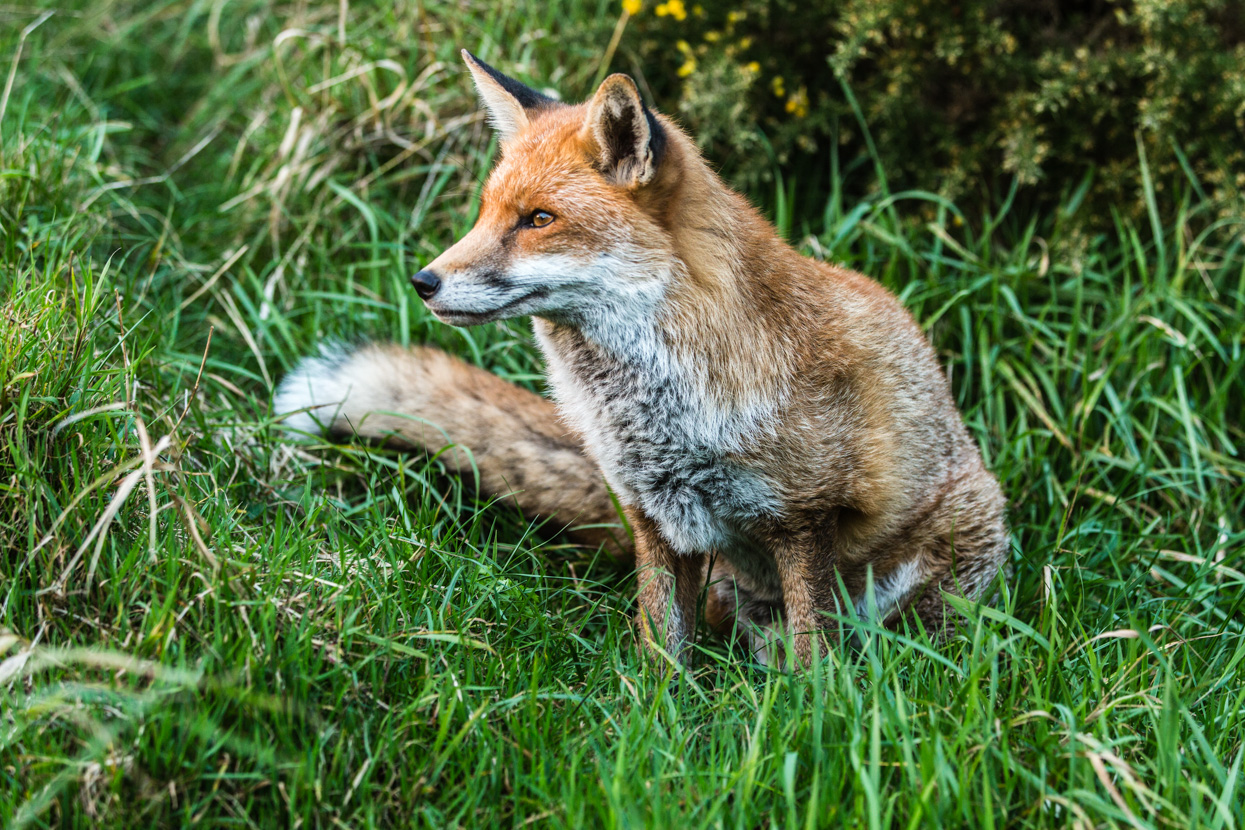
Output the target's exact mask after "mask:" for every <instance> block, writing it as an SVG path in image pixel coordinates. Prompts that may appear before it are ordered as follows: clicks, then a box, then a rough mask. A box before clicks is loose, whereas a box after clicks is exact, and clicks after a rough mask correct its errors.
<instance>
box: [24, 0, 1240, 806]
mask: <svg viewBox="0 0 1245 830" xmlns="http://www.w3.org/2000/svg"><path fill="white" fill-rule="evenodd" d="M497 5H498V4H442V3H438V2H429V3H425V4H421V5H418V6H417V5H414V4H412V5H409V6H406V5H403V4H396V5H395V4H378V5H377V6H366V7H365V6H363V5H361V4H359V3H353V4H349V5H348V7H346V8H347V15H346V17H345V18H344V25H343V23H342V21H343V18H341V17H339V11H340V9H341V8H342V6H341V5H340V4H339V3H336V2H331V3H330V2H323V3H314V2H313V3H303V4H291V5H279V4H267V3H261V2H257V0H236V2H230V3H228V4H220V3H217V4H208V3H197V2H155V3H138V2H114V1H113V0H99V2H95V3H91V4H85V3H82V4H79V6H78V9H79V10H78V11H66V10H65V9H64V8H63V7H58V8H60V11H58V12H57V13H56V14H55V15H53V16H52V17H51V18H49V19H47V20H44V21H43V22H42V23H41V24H40V25H38V26H37V27H36V28H34V29H33V30H31V31H29V33H28V36H25V37H23V35H22V32H23V29H24V28H25V27H27V26H28V25H30V24H34V23H36V22H37V21H38V20H39V13H38V12H37V11H31V10H29V9H27V8H25V7H21V6H18V7H13V6H0V82H2V81H10V83H8V84H7V86H6V87H0V93H3V94H4V97H3V98H2V99H0V101H2V103H0V108H2V109H0V349H2V351H0V826H6V827H7V826H34V827H39V826H51V825H58V826H91V827H94V826H99V824H100V823H104V824H106V825H110V826H153V825H163V826H183V825H186V824H190V823H192V822H197V823H198V824H199V825H201V826H218V825H219V826H226V825H228V826H257V827H268V826H284V825H293V826H315V827H322V826H323V827H330V826H352V827H353V826H395V825H396V826H406V825H412V826H430V827H442V826H447V825H477V824H480V825H491V824H519V823H527V824H533V825H547V826H609V827H623V826H625V827H639V826H669V825H677V826H679V827H700V826H732V827H741V828H751V827H757V826H762V825H781V826H792V827H794V826H807V827H817V826H836V825H846V826H869V827H905V828H906V827H918V826H928V827H939V826H953V825H974V826H992V827H1003V826H1007V827H1064V826H1068V825H1069V824H1074V825H1077V826H1081V827H1090V826H1094V827H1097V826H1138V827H1180V828H1192V827H1199V828H1200V827H1209V828H1241V827H1242V825H1243V823H1245V814H1243V811H1242V806H1241V805H1242V802H1245V774H1243V771H1242V767H1243V760H1242V758H1243V757H1245V756H1243V747H1242V740H1243V738H1245V684H1243V683H1242V682H1241V678H1242V670H1243V668H1245V637H1243V636H1242V633H1243V632H1242V628H1243V624H1245V616H1243V613H1242V607H1241V606H1242V599H1243V598H1245V573H1243V571H1245V512H1243V511H1242V505H1243V504H1245V458H1243V457H1242V453H1241V450H1240V446H1241V444H1242V443H1243V442H1245V422H1243V419H1242V408H1243V406H1245V371H1243V369H1245V322H1243V321H1245V242H1243V241H1242V226H1243V225H1245V219H1242V220H1241V221H1240V222H1237V223H1220V224H1211V223H1210V222H1209V220H1208V218H1207V217H1208V216H1209V215H1210V213H1209V211H1207V210H1206V209H1205V208H1204V207H1203V206H1201V205H1199V204H1198V203H1197V202H1196V201H1194V200H1191V199H1187V198H1181V197H1178V196H1175V195H1172V194H1175V193H1180V192H1186V191H1187V192H1195V188H1193V187H1192V186H1185V187H1174V186H1171V184H1172V183H1167V185H1168V186H1166V187H1165V188H1164V189H1163V190H1161V191H1158V192H1157V195H1156V192H1155V191H1151V192H1148V193H1146V194H1140V195H1139V198H1145V199H1146V200H1147V202H1148V204H1150V205H1151V209H1152V220H1153V221H1152V222H1149V223H1147V224H1145V225H1143V226H1138V227H1134V226H1132V225H1130V224H1127V223H1124V222H1117V223H1116V225H1115V231H1114V232H1113V233H1111V234H1107V235H1103V236H1100V237H1094V238H1087V237H1083V236H1080V235H1078V234H1077V233H1076V232H1074V231H1072V230H1069V223H1068V218H1069V215H1070V214H1072V213H1073V212H1074V211H1075V210H1076V204H1075V201H1076V200H1075V195H1073V196H1070V197H1069V199H1068V201H1067V203H1066V205H1065V207H1064V208H1063V210H1061V211H1060V213H1058V214H1056V215H1052V216H1036V217H1029V216H1017V215H1011V214H1007V213H1005V214H1004V215H1000V216H977V215H968V216H961V215H960V213H959V212H958V211H957V209H956V208H955V207H954V206H952V205H948V204H945V203H942V202H939V201H937V200H933V201H932V203H931V199H932V198H933V197H930V196H928V195H925V194H911V193H909V194H900V195H897V196H894V197H891V198H889V199H885V200H883V199H873V200H867V201H864V202H860V203H856V202H852V201H850V200H848V199H845V198H842V197H839V196H836V197H835V198H834V199H832V200H831V201H830V202H829V204H828V205H827V206H826V209H825V211H824V213H817V212H814V213H805V214H803V215H801V214H800V213H793V212H792V210H793V207H792V206H793V205H794V204H798V202H795V201H794V200H792V199H791V198H790V195H791V194H790V192H789V191H787V190H786V189H785V188H780V189H779V190H778V191H777V192H776V194H752V195H753V196H754V197H757V198H758V199H759V200H762V201H766V202H769V203H774V204H775V205H776V207H775V210H776V211H777V212H778V213H779V214H781V215H780V219H781V220H782V224H783V225H784V227H789V228H792V229H793V234H794V235H795V236H796V237H798V238H799V239H800V244H801V245H802V247H803V248H804V249H805V250H806V251H808V252H809V253H812V254H815V255H818V256H824V257H826V258H828V259H833V260H836V261H841V262H845V263H848V264H850V265H851V266H853V267H856V268H858V269H860V270H862V271H864V272H866V273H869V274H871V275H873V276H874V277H876V278H878V279H880V280H881V281H882V282H884V283H885V284H886V285H887V286H889V287H890V288H892V289H893V290H895V291H896V292H897V293H898V294H899V295H900V296H901V297H902V298H903V300H904V302H905V304H906V305H907V306H908V307H909V308H911V309H912V310H913V312H914V313H915V314H916V316H917V318H918V319H919V320H920V321H921V322H922V324H923V325H925V326H926V328H927V329H928V330H929V331H930V333H931V336H932V337H933V339H934V342H935V343H936V345H937V347H938V349H939V352H940V354H941V355H942V356H943V358H944V360H945V362H946V365H947V366H948V369H949V371H950V373H951V378H952V383H953V386H954V390H955V394H956V397H957V400H958V401H959V403H960V405H961V406H962V408H963V410H964V413H965V417H966V419H967V420H968V423H969V424H970V427H971V429H972V431H973V433H974V434H975V435H976V436H977V437H978V439H979V440H980V442H981V444H982V447H983V450H984V452H985V454H986V458H987V461H988V463H989V465H990V467H991V469H993V470H994V471H995V472H996V473H997V474H998V476H999V478H1000V479H1001V481H1002V482H1003V485H1004V488H1005V490H1006V492H1007V493H1008V495H1009V498H1010V500H1011V503H1012V508H1011V521H1012V524H1013V527H1014V530H1015V544H1016V552H1015V576H1014V578H1013V579H1011V580H1010V581H1009V582H1008V583H1007V584H1006V585H1005V586H1003V587H1004V591H1003V597H1002V598H1001V600H1000V602H999V604H998V606H997V607H996V608H985V609H970V610H969V611H968V613H969V615H970V617H971V624H970V625H968V626H967V628H966V630H965V632H964V634H963V636H962V637H960V638H957V639H956V640H955V641H953V642H951V643H949V644H946V645H944V646H940V647H932V646H930V645H929V644H928V643H927V642H926V641H924V640H922V639H912V638H908V637H905V636H898V635H895V634H889V633H881V632H872V633H869V632H866V635H865V636H864V637H863V640H862V643H861V644H860V645H859V646H858V647H856V648H852V649H845V650H844V651H842V652H841V653H838V654H835V655H833V656H832V657H831V658H830V659H829V660H828V661H827V662H825V663H824V664H823V665H821V666H819V667H817V669H816V670H815V671H812V672H811V673H809V674H806V675H791V674H788V673H784V672H782V671H779V670H766V669H764V668H761V667H759V666H756V665H754V664H752V663H750V662H749V660H748V658H747V656H746V655H745V654H743V653H742V652H740V651H738V650H732V649H731V648H730V647H728V646H726V645H724V644H722V643H719V642H715V641H713V640H705V641H704V642H703V650H702V653H701V654H700V655H698V657H697V661H696V665H695V667H694V670H692V671H690V672H687V673H678V674H673V675H669V676H665V677H663V676H661V675H659V674H657V673H654V672H652V671H650V670H649V669H647V668H646V667H645V666H644V665H643V663H642V661H641V660H640V659H639V658H638V657H637V655H636V653H635V651H634V648H633V646H634V641H633V633H632V631H631V628H630V624H629V616H630V613H631V607H632V600H631V593H632V591H633V589H634V583H633V580H632V579H631V578H630V577H629V576H628V575H627V574H625V573H619V572H618V571H617V570H616V569H613V568H611V567H610V566H609V565H608V564H607V563H605V562H604V561H603V560H600V559H599V557H598V556H597V554H596V552H594V551H581V550H575V549H573V548H570V547H568V546H567V545H565V544H564V543H563V541H562V540H560V539H558V538H556V537H555V538H552V539H550V538H548V537H547V536H544V535H542V534H541V533H540V532H539V529H538V528H534V527H531V526H529V524H528V523H527V522H525V521H523V519H522V518H521V517H519V516H517V515H515V514H514V512H513V510H510V509H504V508H502V507H499V506H489V505H484V504H480V503H478V502H477V500H476V499H475V498H473V496H472V495H471V492H470V489H469V488H468V489H467V490H464V488H463V487H462V486H461V484H460V482H458V481H457V480H454V479H452V478H449V477H447V476H445V475H443V474H442V473H441V472H440V470H439V468H438V466H437V463H436V461H435V460H429V459H426V458H422V457H418V456H404V455H398V454H393V453H386V452H380V451H369V450H367V449H365V448H360V447H349V446H347V447H335V446H328V445H318V446H308V445H294V444H291V443H289V441H288V440H287V439H286V438H285V437H283V435H282V434H281V433H280V431H279V430H278V429H276V428H275V427H274V425H273V423H272V419H271V417H270V415H269V413H268V403H269V397H270V394H271V390H272V386H273V384H274V382H275V381H277V380H278V379H279V378H280V376H281V375H282V373H283V372H284V371H286V370H287V369H288V368H289V367H290V366H291V365H292V364H293V362H294V361H295V360H297V358H298V357H299V356H300V355H302V354H305V353H308V352H309V351H312V350H313V349H314V348H315V347H316V344H317V342H319V341H321V340H322V339H324V338H347V339H350V338H359V337H371V338H378V339H381V338H383V339H394V340H399V341H402V342H412V343H414V342H432V343H437V344H439V345H441V346H443V347H445V348H448V349H450V350H452V351H454V352H456V353H458V354H461V355H463V356H465V357H467V358H468V359H470V360H472V361H474V362H477V363H479V364H481V365H484V366H487V367H489V368H490V369H493V370H494V371H497V372H499V373H500V374H502V375H504V376H506V377H509V378H511V379H514V380H516V381H518V382H521V383H524V384H527V385H529V386H531V387H532V388H539V384H540V380H539V362H538V359H537V357H536V355H535V352H534V349H533V348H532V345H531V343H530V340H529V337H528V335H527V334H526V333H525V328H524V326H523V325H521V324H507V325H499V326H492V327H486V328H480V329H473V330H469V331H460V330H453V329H447V328H446V327H443V326H440V325H439V324H437V323H435V322H434V321H432V320H431V319H430V318H429V316H428V315H427V314H426V313H425V312H424V311H423V309H422V305H421V304H420V303H419V301H418V300H417V299H416V298H415V297H414V296H413V295H412V293H411V292H410V291H409V289H408V288H407V287H406V284H405V274H407V273H409V270H410V268H412V267H416V266H418V264H420V263H422V262H425V261H427V260H428V259H429V258H430V257H431V256H433V255H435V253H436V252H438V251H439V250H440V249H441V248H442V247H444V246H445V245H446V244H448V243H449V242H450V241H451V240H452V239H453V238H454V236H455V235H456V234H458V233H461V232H462V231H463V230H465V229H466V228H467V227H468V226H469V224H470V221H471V219H472V210H473V204H474V199H475V196H476V193H477V191H478V180H479V177H480V176H482V175H483V173H484V171H485V170H486V169H487V166H488V164H489V158H490V153H491V149H490V145H489V136H488V131H487V129H486V128H485V126H484V124H483V121H482V120H481V119H480V117H479V116H478V115H477V114H475V104H474V101H473V99H472V97H471V94H470V90H469V87H468V84H467V81H466V79H465V77H464V75H463V73H462V72H461V71H460V70H459V68H458V64H457V59H456V49H457V48H458V47H460V46H467V47H470V48H472V49H474V50H478V51H480V52H481V53H482V54H483V56H484V57H485V58H486V59H494V58H495V59H496V60H497V62H498V63H499V64H500V65H501V66H503V67H505V68H507V69H510V70H512V71H516V72H517V73H518V74H521V75H525V76H526V77H527V78H529V79H532V80H537V79H550V82H551V83H552V84H554V85H556V86H557V87H558V88H559V89H560V90H561V91H562V92H563V93H565V94H566V95H568V97H578V96H582V95H584V94H586V93H587V92H588V91H589V89H590V86H591V82H592V79H593V78H594V77H595V76H596V74H597V70H598V66H597V62H598V60H599V54H600V46H601V44H603V43H604V42H606V41H607V40H608V37H609V34H610V32H611V31H612V29H613V26H614V21H615V15H616V4H615V3H612V2H610V3H605V2H602V3H592V2H588V1H587V0H567V2H549V3H544V4H538V3H534V2H525V3H515V4H512V5H507V6H505V8H504V9H502V10H498V9H497V8H495V6H497ZM587 21H599V22H587ZM623 68H629V67H623ZM6 89H7V92H5V90H6ZM1139 163H1143V162H1139ZM791 180H792V178H791V177H788V181H791ZM1185 184H1186V185H1188V183H1185ZM1165 194H1166V195H1165ZM797 195H798V194H797ZM931 204H932V206H933V210H932V211H929V210H924V211H922V210H920V209H921V208H929V207H930V206H931ZM921 214H924V215H933V216H935V217H936V218H935V219H934V221H932V222H928V223H921V222H918V221H916V220H915V219H913V218H912V217H914V216H917V215H921ZM209 341H210V342H209Z"/></svg>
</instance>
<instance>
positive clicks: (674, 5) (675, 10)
mask: <svg viewBox="0 0 1245 830" xmlns="http://www.w3.org/2000/svg"><path fill="white" fill-rule="evenodd" d="M653 11H655V12H657V16H658V17H665V16H666V15H670V16H671V17H673V18H674V19H675V20H679V21H683V20H687V7H685V6H684V5H683V0H666V2H664V3H662V4H661V5H660V6H657V7H656V8H654V9H653Z"/></svg>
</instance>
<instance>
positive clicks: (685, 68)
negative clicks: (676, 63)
mask: <svg viewBox="0 0 1245 830" xmlns="http://www.w3.org/2000/svg"><path fill="white" fill-rule="evenodd" d="M695 71H696V59H695V58H688V59H687V61H686V62H685V63H684V64H683V65H682V66H680V67H679V69H678V73H679V77H680V78H686V77H687V76H688V75H690V74H692V73H693V72H695Z"/></svg>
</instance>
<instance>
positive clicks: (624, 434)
mask: <svg viewBox="0 0 1245 830" xmlns="http://www.w3.org/2000/svg"><path fill="white" fill-rule="evenodd" d="M536 328H537V335H538V339H539V341H540V344H541V347H542V349H543V350H544V352H545V356H546V360H547V362H548V369H549V380H550V382H551V384H552V387H553V391H554V397H555V398H556V400H557V401H558V403H559V406H560V408H561V410H562V412H563V415H564V416H565V417H566V418H567V419H568V420H569V421H570V422H571V424H572V425H573V426H574V427H575V428H576V429H577V430H578V431H579V432H580V433H581V434H582V435H583V436H584V438H585V440H586V442H587V444H588V448H589V450H590V451H591V452H592V454H593V456H594V457H595V458H596V460H597V463H599V464H600V465H601V468H602V470H603V472H604V473H605V477H606V480H607V481H608V482H609V484H610V486H611V487H613V488H614V491H615V493H616V494H617V495H618V497H619V499H620V500H621V501H622V502H623V503H624V504H628V505H632V506H636V507H639V508H640V509H642V510H643V511H644V512H645V514H646V515H647V516H648V517H649V518H651V519H652V520H653V521H655V522H656V523H657V525H658V526H659V527H660V528H661V530H662V534H663V535H664V536H665V537H666V539H667V540H668V541H669V542H670V544H671V546H672V547H674V549H675V550H676V551H679V552H681V553H704V552H709V551H713V550H718V551H722V552H728V551H729V550H730V549H731V548H734V547H736V546H739V545H741V544H746V542H745V540H744V539H742V538H741V536H740V528H741V525H743V524H746V523H747V522H748V520H750V519H756V518H759V517H762V516H772V515H774V514H776V513H777V511H778V507H779V501H778V499H777V497H776V496H775V493H774V490H773V488H772V487H771V486H770V484H769V482H767V481H766V479H765V477H764V476H763V475H762V474H760V473H759V472H757V471H755V470H751V469H748V468H746V467H744V466H742V465H740V464H739V463H737V462H735V461H732V460H731V458H732V457H733V456H736V455H737V454H738V453H739V452H740V451H741V450H742V449H744V448H745V447H746V446H748V445H749V444H750V443H751V442H752V441H755V440H756V439H757V438H758V437H759V436H760V434H762V433H763V432H764V431H765V430H766V428H767V425H768V423H769V421H770V419H771V418H772V409H773V404H772V403H759V404H754V405H744V406H736V407H730V408H728V407H724V406H723V405H721V404H720V403H716V402H714V401H713V399H712V396H711V395H709V394H708V390H707V389H705V386H704V379H703V375H697V373H696V372H695V371H693V370H692V369H690V368H689V367H686V366H684V365H681V364H680V362H679V361H678V360H676V359H675V357H674V355H673V354H672V353H671V352H670V350H669V349H668V348H667V347H666V346H665V345H664V343H663V342H662V340H661V338H660V335H659V334H658V333H657V332H655V331H653V330H651V329H646V328H644V327H643V326H641V327H634V328H631V329H629V330H621V331H620V330H613V331H611V332H609V333H608V334H609V336H608V337H604V338H600V339H598V338H597V337H593V338H592V339H589V338H588V337H586V336H585V335H584V334H582V333H581V332H580V331H578V330H571V329H566V328H561V327H559V328H556V329H555V328H553V327H551V326H549V325H547V324H541V325H538V326H537V327H536ZM602 340H604V341H606V342H604V343H603V342H601V341H602Z"/></svg>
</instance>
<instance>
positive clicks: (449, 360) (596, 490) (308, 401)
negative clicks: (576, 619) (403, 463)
mask: <svg viewBox="0 0 1245 830" xmlns="http://www.w3.org/2000/svg"><path fill="white" fill-rule="evenodd" d="M273 412H274V413H276V414H277V415H284V416H285V418H284V421H283V423H284V425H285V427H286V428H287V429H292V430H298V431H302V432H307V433H311V434H316V435H327V436H328V437H331V438H337V439H346V438H353V437H358V438H363V439H366V440H371V441H377V442H380V443H383V444H385V445H386V446H392V447H398V448H402V449H413V450H422V451H424V452H427V453H430V454H431V453H438V452H441V451H442V450H445V452H444V453H443V454H442V455H441V460H442V461H443V463H444V464H445V465H446V466H447V467H448V468H449V470H450V471H451V472H453V473H455V474H459V475H462V476H464V477H467V478H470V477H471V476H472V475H474V473H475V472H478V474H479V486H480V490H481V493H482V495H485V496H489V497H500V498H509V499H513V500H514V501H515V502H516V503H517V504H518V506H519V508H520V509H521V510H522V511H523V513H524V514H525V515H527V516H529V517H531V518H536V517H540V518H544V519H548V520H550V522H551V524H553V525H554V526H556V527H558V528H565V529H566V532H567V534H568V536H569V537H570V538H571V539H573V540H574V541H576V542H577V543H580V544H584V545H588V546H592V547H596V546H599V545H604V546H605V549H606V550H607V551H608V552H610V553H611V554H613V555H614V556H615V557H618V558H620V559H622V560H623V561H627V560H630V559H631V558H632V557H633V556H634V552H633V547H632V543H631V540H630V539H629V537H628V535H627V533H626V532H625V531H624V530H623V529H622V527H621V525H620V523H619V518H618V512H617V510H616V509H615V506H614V501H613V499H612V498H611V496H610V493H609V490H608V489H607V488H606V486H605V482H604V480H603V479H602V477H601V472H600V470H599V469H598V468H597V466H596V464H595V463H594V462H593V461H592V460H591V459H590V458H589V457H588V456H587V454H586V453H585V452H584V448H583V444H582V443H581V442H580V441H579V440H578V438H577V437H576V436H574V435H572V434H570V433H569V432H568V430H567V429H566V428H565V427H564V426H563V425H562V423H561V421H559V419H558V417H557V412H556V410H555V408H554V405H553V404H552V403H551V402H550V401H548V400H546V399H544V398H542V397H540V396H539V395H536V394H534V393H532V392H529V391H528V390H526V389H523V388H521V387H519V386H515V385H514V384H512V383H508V382H507V381H504V380H502V379H501V378H499V377H497V376H496V375H493V374H491V373H489V372H486V371H484V370H483V369H480V368H478V367H476V366H472V365H471V364H469V363H465V362H463V361H462V360H459V359H458V358H456V357H452V356H450V355H448V354H446V353H445V352H442V351H439V350H437V349H432V348H427V347H417V348H412V349H406V348H402V347H400V346H395V345H380V344H369V345H365V346H361V347H355V348H351V347H347V346H336V345H335V346H325V347H322V349H321V353H320V354H319V355H316V356H312V357H307V358H304V359H303V360H302V361H301V362H300V363H299V364H298V366H296V367H295V369H294V371H292V372H290V374H289V375H287V376H286V377H285V378H284V379H283V380H282V381H281V384H280V386H279V387H278V388H277V392H276V395H275V396H274V398H273ZM473 462H474V464H473Z"/></svg>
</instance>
